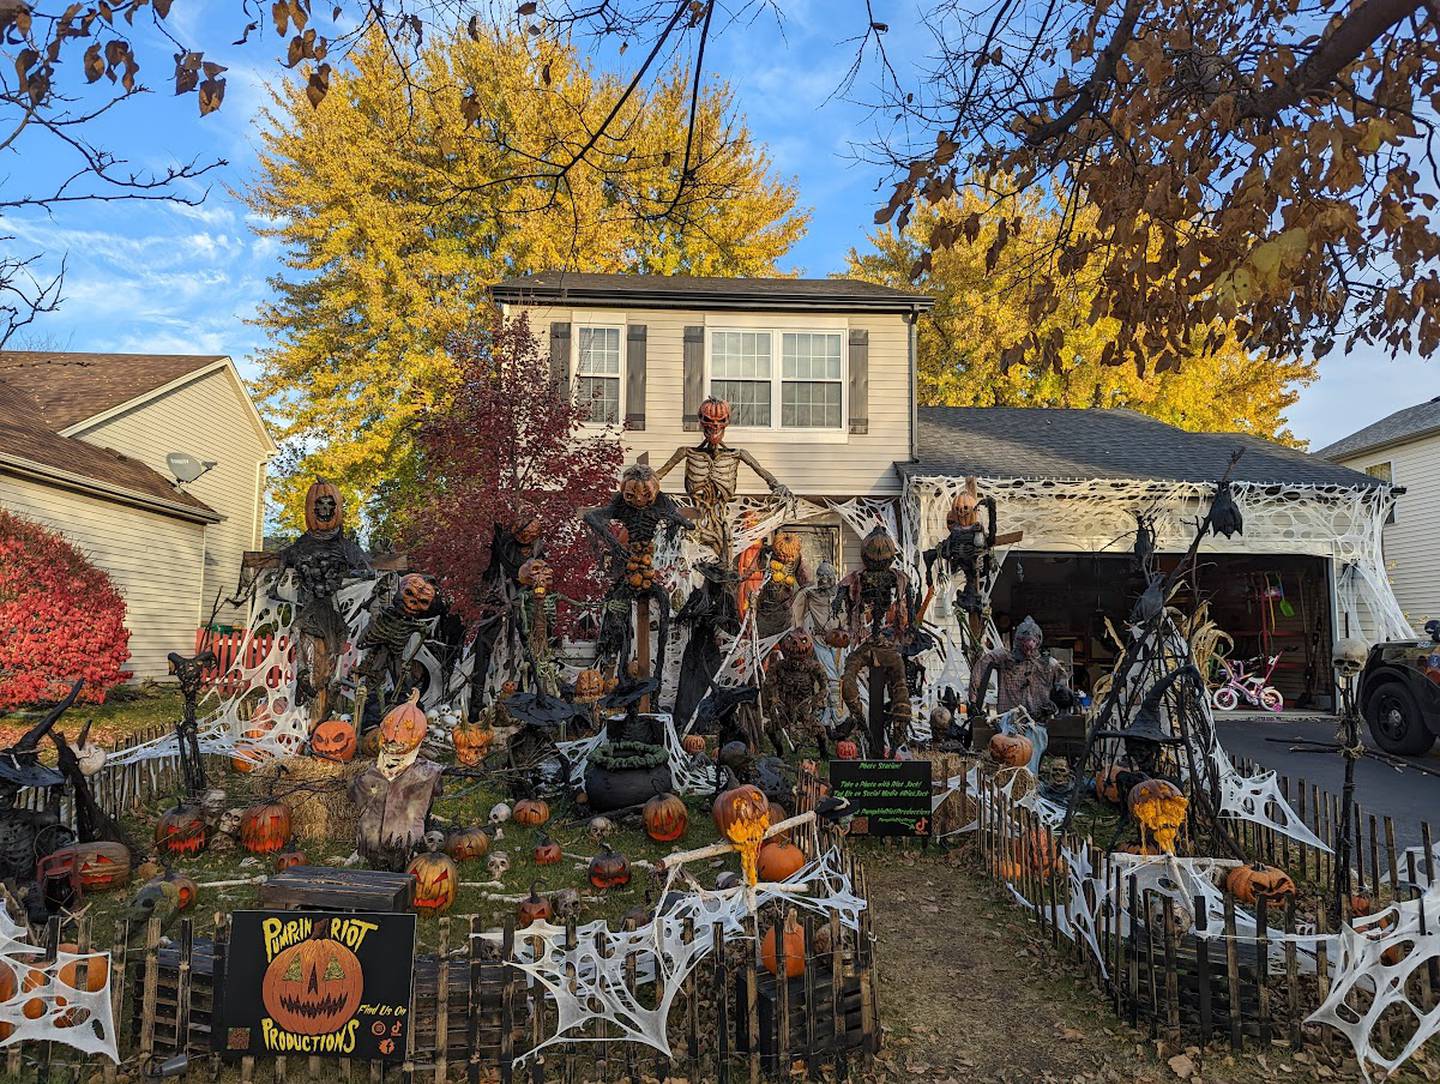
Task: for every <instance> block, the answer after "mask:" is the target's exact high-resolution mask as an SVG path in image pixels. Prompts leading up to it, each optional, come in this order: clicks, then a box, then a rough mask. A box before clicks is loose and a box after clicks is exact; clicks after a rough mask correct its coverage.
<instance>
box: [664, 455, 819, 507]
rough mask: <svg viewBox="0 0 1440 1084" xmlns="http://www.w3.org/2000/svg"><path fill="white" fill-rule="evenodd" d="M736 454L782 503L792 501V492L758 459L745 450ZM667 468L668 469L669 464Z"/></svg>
mask: <svg viewBox="0 0 1440 1084" xmlns="http://www.w3.org/2000/svg"><path fill="white" fill-rule="evenodd" d="M735 454H736V455H738V456H739V457H740V461H741V462H742V463H744V464H745V465H746V466H748V467H749V468H750V469H751V470H753V471H754V472H755V473H756V474H758V475H759V476H760V478H761V479H762V480H763V481H764V482H765V484H766V485H767V486H769V487H770V492H771V493H773V494H775V496H777V497H779V498H780V499H781V500H782V501H788V500H789V499H790V497H791V493H790V490H789V489H788V488H786V487H785V485H784V484H782V483H781V481H780V479H779V478H776V477H775V476H774V475H773V474H771V473H770V472H769V471H768V470H766V469H765V468H764V467H762V466H761V465H760V461H759V460H758V459H756V458H755V457H754V456H753V455H751V454H750V453H749V452H747V451H746V450H745V449H744V448H736V449H735ZM666 466H667V467H668V466H669V464H668V463H667V464H666Z"/></svg>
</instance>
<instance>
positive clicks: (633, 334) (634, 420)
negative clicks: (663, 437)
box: [625, 324, 645, 429]
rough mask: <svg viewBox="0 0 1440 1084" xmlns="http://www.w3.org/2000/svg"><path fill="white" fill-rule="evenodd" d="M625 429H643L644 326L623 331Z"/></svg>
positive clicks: (637, 325)
mask: <svg viewBox="0 0 1440 1084" xmlns="http://www.w3.org/2000/svg"><path fill="white" fill-rule="evenodd" d="M625 428H626V429H644V428H645V325H644V324H631V325H630V326H629V327H627V328H626V329H625Z"/></svg>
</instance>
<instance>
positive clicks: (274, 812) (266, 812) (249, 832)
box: [240, 802, 290, 854]
mask: <svg viewBox="0 0 1440 1084" xmlns="http://www.w3.org/2000/svg"><path fill="white" fill-rule="evenodd" d="M289 842H290V810H289V808H288V807H286V806H283V805H281V804H280V803H279V802H266V803H264V804H262V805H254V806H251V807H250V808H249V809H247V810H245V812H244V813H243V814H241V816H240V846H242V847H244V848H245V849H246V850H247V851H249V852H250V853H251V854H276V853H278V852H280V851H283V850H284V849H285V845H286V844H287V843H289Z"/></svg>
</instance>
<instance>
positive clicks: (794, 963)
mask: <svg viewBox="0 0 1440 1084" xmlns="http://www.w3.org/2000/svg"><path fill="white" fill-rule="evenodd" d="M780 936H781V929H780V927H779V926H778V925H777V926H771V927H770V929H768V930H767V931H766V932H765V938H764V940H763V941H761V942H760V962H761V963H762V964H764V965H765V970H766V971H768V972H770V974H772V975H776V976H778V975H779V974H780V959H779V956H780V951H779V948H778V947H777V946H779V945H784V946H785V977H786V978H787V979H796V978H799V977H800V976H801V975H803V974H805V930H804V928H803V927H801V925H800V923H799V922H797V921H795V915H794V913H793V912H792V913H791V914H789V915H787V916H786V917H785V929H784V940H783V941H782V940H781V939H780Z"/></svg>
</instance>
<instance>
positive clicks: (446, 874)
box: [406, 851, 460, 914]
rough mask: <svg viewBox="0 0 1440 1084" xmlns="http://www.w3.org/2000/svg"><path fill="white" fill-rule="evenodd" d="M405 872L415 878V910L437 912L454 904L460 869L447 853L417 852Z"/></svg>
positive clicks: (458, 885) (458, 886)
mask: <svg viewBox="0 0 1440 1084" xmlns="http://www.w3.org/2000/svg"><path fill="white" fill-rule="evenodd" d="M406 872H408V873H409V874H410V875H411V876H412V877H414V878H415V898H414V900H413V901H412V902H413V903H414V906H415V910H417V911H433V912H435V913H436V914H439V913H440V912H442V911H448V910H450V908H451V907H452V906H453V905H454V903H455V894H456V893H457V892H458V891H459V890H460V871H459V870H458V869H456V868H455V863H454V862H453V861H451V859H450V856H449V855H446V854H441V853H440V852H439V851H431V852H430V853H428V854H417V855H416V856H415V857H414V858H412V859H411V860H410V865H409V866H408V867H407V869H406Z"/></svg>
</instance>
